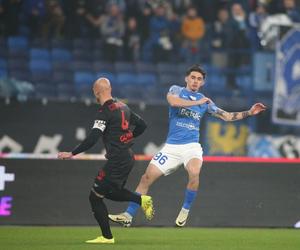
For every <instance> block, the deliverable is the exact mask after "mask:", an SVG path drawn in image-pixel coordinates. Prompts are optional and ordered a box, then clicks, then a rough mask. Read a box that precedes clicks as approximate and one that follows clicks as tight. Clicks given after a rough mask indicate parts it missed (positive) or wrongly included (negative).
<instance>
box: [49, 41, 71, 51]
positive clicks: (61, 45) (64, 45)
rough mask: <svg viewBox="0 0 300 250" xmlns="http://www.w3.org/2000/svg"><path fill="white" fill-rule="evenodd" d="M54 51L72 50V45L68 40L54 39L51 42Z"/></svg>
mask: <svg viewBox="0 0 300 250" xmlns="http://www.w3.org/2000/svg"><path fill="white" fill-rule="evenodd" d="M50 46H51V48H52V49H72V44H71V42H70V41H69V40H66V39H52V40H51V41H50Z"/></svg>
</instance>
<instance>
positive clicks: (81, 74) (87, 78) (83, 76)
mask: <svg viewBox="0 0 300 250" xmlns="http://www.w3.org/2000/svg"><path fill="white" fill-rule="evenodd" d="M95 80H96V77H95V75H94V74H93V73H92V72H87V71H78V72H75V73H74V83H75V85H76V87H79V86H81V85H85V86H89V87H90V86H92V85H93V83H94V81H95Z"/></svg>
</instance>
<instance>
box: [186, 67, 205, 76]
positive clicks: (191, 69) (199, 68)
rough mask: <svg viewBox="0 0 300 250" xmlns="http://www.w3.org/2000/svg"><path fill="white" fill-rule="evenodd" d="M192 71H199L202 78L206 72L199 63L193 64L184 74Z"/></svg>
mask: <svg viewBox="0 0 300 250" xmlns="http://www.w3.org/2000/svg"><path fill="white" fill-rule="evenodd" d="M193 71H196V72H199V73H201V74H202V75H203V79H205V76H206V72H205V71H204V69H203V68H201V66H200V64H194V65H192V66H191V67H190V68H188V70H187V71H186V73H185V75H186V76H188V75H189V74H191V73H192V72H193Z"/></svg>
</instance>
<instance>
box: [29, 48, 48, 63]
mask: <svg viewBox="0 0 300 250" xmlns="http://www.w3.org/2000/svg"><path fill="white" fill-rule="evenodd" d="M29 55H30V59H31V60H45V61H49V60H50V52H49V50H48V49H38V48H31V49H30V51H29Z"/></svg>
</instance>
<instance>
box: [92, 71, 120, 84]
mask: <svg viewBox="0 0 300 250" xmlns="http://www.w3.org/2000/svg"><path fill="white" fill-rule="evenodd" d="M100 77H105V78H107V79H108V80H109V81H110V82H111V84H112V85H114V84H116V76H115V75H114V74H113V73H111V72H104V71H101V72H98V73H96V78H97V79H98V78H100Z"/></svg>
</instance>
